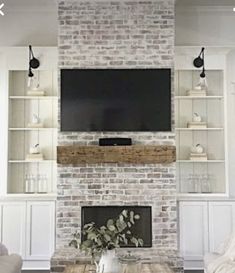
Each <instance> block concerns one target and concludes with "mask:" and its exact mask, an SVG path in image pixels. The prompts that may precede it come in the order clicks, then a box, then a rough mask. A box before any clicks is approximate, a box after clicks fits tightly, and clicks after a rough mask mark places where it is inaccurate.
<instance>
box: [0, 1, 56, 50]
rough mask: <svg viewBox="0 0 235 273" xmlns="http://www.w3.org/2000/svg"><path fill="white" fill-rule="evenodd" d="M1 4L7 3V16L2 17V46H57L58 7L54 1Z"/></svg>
mask: <svg viewBox="0 0 235 273" xmlns="http://www.w3.org/2000/svg"><path fill="white" fill-rule="evenodd" d="M50 1H51V2H50ZM1 2H4V3H5V6H4V8H3V10H4V13H5V16H0V46H28V45H29V44H32V45H34V46H56V45H57V7H56V3H55V2H53V0H47V1H45V0H43V1H42V0H38V2H35V0H34V1H32V0H30V1H29V0H28V1H22V0H14V1H13V0H5V1H1ZM1 2H0V3H1ZM28 2H29V3H30V2H31V4H32V5H30V4H29V3H28ZM39 2H40V4H39ZM21 3H22V5H20V4H21ZM37 3H38V4H37ZM33 4H34V5H33ZM36 4H37V5H36Z"/></svg>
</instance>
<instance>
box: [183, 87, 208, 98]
mask: <svg viewBox="0 0 235 273" xmlns="http://www.w3.org/2000/svg"><path fill="white" fill-rule="evenodd" d="M186 94H187V96H190V97H205V96H206V90H203V89H196V88H195V89H192V90H188V91H187V93H186Z"/></svg>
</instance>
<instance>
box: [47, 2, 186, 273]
mask: <svg viewBox="0 0 235 273" xmlns="http://www.w3.org/2000/svg"><path fill="white" fill-rule="evenodd" d="M58 13H59V16H58V21H59V38H58V45H59V68H171V69H172V82H173V76H174V73H173V71H174V0H150V1H133V0H131V1H125V0H117V1H100V0H97V1H82V0H63V1H62V0H58ZM172 86H174V85H173V84H172ZM173 99H174V91H173V90H172V101H173ZM172 105H173V103H172ZM173 110H174V109H173ZM173 112H174V111H173ZM84 118H85V117H84ZM172 127H173V128H174V114H173V115H172ZM100 137H130V138H132V140H133V144H141V145H158V144H159V145H175V133H174V132H158V133H157V132H142V133H141V132H113V133H104V132H96V133H94V132H89V133H85V132H82V133H81V132H70V133H66V132H59V134H58V145H75V144H76V145H97V143H98V139H99V138H100ZM57 189H58V197H57V215H56V218H57V224H56V251H55V254H54V256H53V258H52V261H51V271H52V272H62V271H63V269H64V267H65V265H67V264H73V263H76V261H78V260H82V259H85V257H84V255H83V254H82V253H80V252H79V251H75V250H74V249H71V248H69V247H68V242H69V241H70V240H71V234H72V233H73V232H74V231H76V230H79V229H80V227H81V207H82V206H110V205H112V206H151V207H152V238H153V241H152V248H144V249H143V248H141V249H133V250H132V251H136V252H138V253H139V254H140V255H142V256H143V257H144V258H146V259H150V258H154V259H158V258H159V257H161V260H162V259H165V260H167V261H168V262H170V264H171V266H172V267H174V268H175V272H182V261H181V259H180V258H179V257H178V252H177V203H176V180H175V163H171V164H121V163H112V164H110V163H100V164H86V165H63V164H59V165H58V182H57Z"/></svg>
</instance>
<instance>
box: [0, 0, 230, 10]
mask: <svg viewBox="0 0 235 273" xmlns="http://www.w3.org/2000/svg"><path fill="white" fill-rule="evenodd" d="M4 3H5V10H47V11H55V10H56V9H55V8H56V3H57V0H5V1H4ZM176 6H179V7H194V6H214V7H216V6H235V0H176Z"/></svg>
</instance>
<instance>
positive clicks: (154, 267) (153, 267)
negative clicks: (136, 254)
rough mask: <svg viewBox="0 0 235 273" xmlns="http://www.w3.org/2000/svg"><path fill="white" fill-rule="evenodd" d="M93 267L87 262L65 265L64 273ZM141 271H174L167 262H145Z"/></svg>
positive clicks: (82, 272)
mask: <svg viewBox="0 0 235 273" xmlns="http://www.w3.org/2000/svg"><path fill="white" fill-rule="evenodd" d="M92 269H94V267H93V266H92V265H89V264H78V265H70V266H67V267H66V269H65V271H64V273H91V270H92ZM120 273H123V272H120ZM141 273H174V272H173V271H172V269H170V267H169V266H168V265H167V264H157V263H147V264H145V263H144V264H142V265H141Z"/></svg>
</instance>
